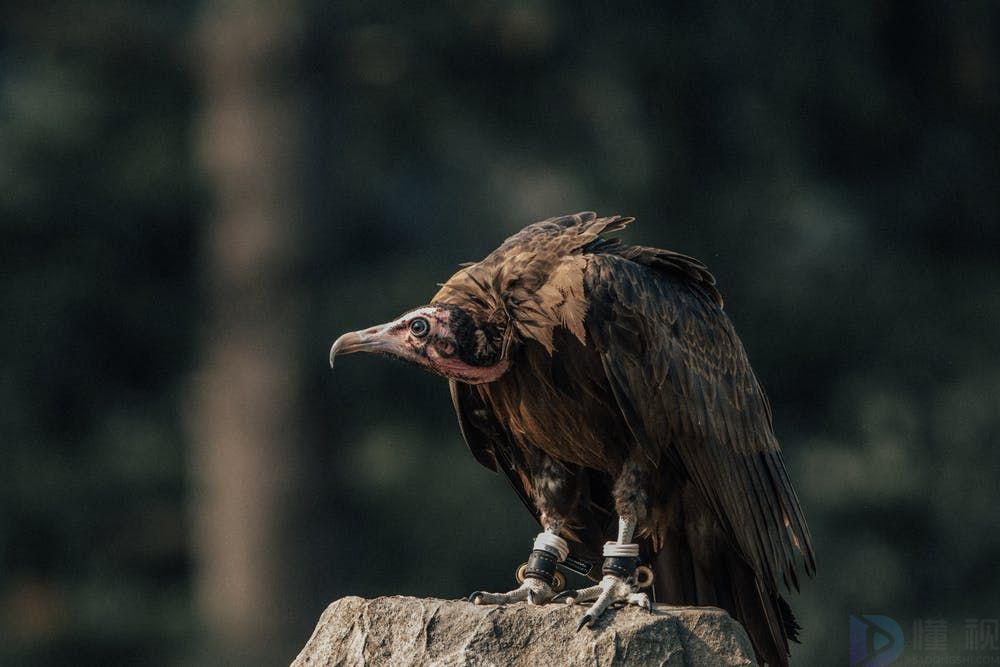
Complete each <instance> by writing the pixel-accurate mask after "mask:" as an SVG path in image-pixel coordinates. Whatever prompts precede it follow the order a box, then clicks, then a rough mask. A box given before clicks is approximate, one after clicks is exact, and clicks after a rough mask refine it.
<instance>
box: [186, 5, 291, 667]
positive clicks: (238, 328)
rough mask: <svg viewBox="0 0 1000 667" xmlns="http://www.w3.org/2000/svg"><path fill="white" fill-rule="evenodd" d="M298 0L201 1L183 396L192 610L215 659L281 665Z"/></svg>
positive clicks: (286, 592)
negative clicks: (195, 363) (200, 281)
mask: <svg viewBox="0 0 1000 667" xmlns="http://www.w3.org/2000/svg"><path fill="white" fill-rule="evenodd" d="M299 10H300V7H299V6H298V5H297V4H296V3H294V2H249V3H230V2H223V1H221V0H219V1H209V2H206V3H205V5H204V7H203V11H202V14H201V16H200V20H199V23H198V25H197V32H196V37H197V42H196V47H197V48H196V53H197V54H198V57H197V60H196V62H195V64H194V67H195V69H196V71H199V72H200V84H201V118H200V128H199V129H200V133H199V137H198V148H199V156H200V160H201V165H202V168H203V173H204V176H205V180H206V183H207V184H208V191H209V195H210V203H211V208H210V210H211V214H210V219H209V220H208V223H207V224H206V225H205V228H204V237H203V243H202V252H203V276H204V281H205V282H204V287H205V290H204V294H205V319H204V322H203V331H202V339H201V340H202V350H201V364H202V365H201V369H200V372H199V374H198V375H197V377H196V379H195V391H194V393H193V396H192V400H193V403H194V405H193V409H192V411H191V421H190V424H191V431H192V436H193V447H194V449H193V453H192V457H191V462H192V465H193V468H194V469H193V475H192V479H193V482H194V485H193V487H194V488H193V498H194V500H193V506H192V509H193V515H194V517H193V523H194V539H195V544H194V549H195V560H196V574H195V582H196V592H195V598H196V601H197V604H198V605H199V613H200V615H201V617H202V619H203V621H204V623H205V624H206V629H207V631H208V633H209V637H208V640H209V647H208V648H209V655H210V656H211V658H210V659H211V661H213V662H215V661H218V663H219V664H222V663H225V664H281V663H283V662H284V663H287V662H288V661H289V660H290V659H291V658H292V657H294V655H295V651H296V650H297V648H298V644H299V643H301V640H302V638H301V637H289V636H288V632H289V629H290V628H289V623H290V622H291V621H292V619H293V618H294V617H295V613H294V611H293V610H291V609H289V607H291V606H294V600H295V595H294V594H293V592H292V591H293V590H294V588H295V586H294V584H295V582H294V580H293V578H294V572H295V571H296V570H297V568H296V565H295V561H296V554H295V550H294V549H295V543H294V540H293V539H292V538H291V536H289V535H288V534H287V528H286V526H288V525H289V523H290V521H289V520H290V518H291V515H292V513H293V505H294V503H293V493H294V490H295V487H296V479H297V477H298V471H299V470H300V468H301V466H300V464H299V460H298V459H300V458H301V456H302V451H303V449H302V447H301V443H300V437H299V436H300V432H299V424H300V411H301V406H300V392H301V387H302V379H301V377H300V368H301V366H300V363H299V362H300V358H299V350H298V345H297V337H298V335H299V329H300V327H301V324H302V312H301V310H302V308H301V303H302V294H301V287H300V285H299V282H298V279H297V276H298V273H299V272H298V265H299V264H300V262H301V254H302V253H301V247H300V246H301V244H302V237H303V233H302V226H303V211H304V206H303V204H302V193H301V192H300V190H299V183H300V182H301V179H300V177H299V176H300V171H301V170H302V160H301V150H302V147H303V123H304V117H305V114H304V111H303V97H302V93H301V92H300V91H299V90H297V89H296V88H295V86H296V85H297V84H298V83H299V77H298V76H296V74H297V72H298V71H299V68H300V62H299V51H300V48H301V46H300V45H301V40H302V36H301V32H302V25H301V15H300V13H299Z"/></svg>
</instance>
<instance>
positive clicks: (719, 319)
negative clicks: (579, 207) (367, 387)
mask: <svg viewBox="0 0 1000 667" xmlns="http://www.w3.org/2000/svg"><path fill="white" fill-rule="evenodd" d="M632 220H633V219H632V218H627V217H621V216H611V217H598V216H597V215H596V214H594V213H591V212H586V213H577V214H575V215H567V216H560V217H555V218H550V219H548V220H543V221H541V222H537V223H534V224H532V225H529V226H527V227H525V228H524V229H523V230H521V231H520V232H518V233H517V234H515V235H514V236H511V237H510V238H508V239H507V240H506V241H504V242H503V244H502V245H501V246H500V247H499V248H497V249H496V250H494V251H493V252H492V253H490V254H489V255H488V256H487V257H486V258H485V259H483V260H482V261H480V262H476V263H470V264H464V265H462V266H461V268H460V270H459V271H458V272H457V273H455V274H454V275H453V276H452V277H451V278H449V279H448V281H447V282H445V283H444V284H443V285H442V286H441V289H440V291H439V292H438V293H437V294H436V295H435V296H434V297H433V298H432V299H431V301H430V303H429V305H425V306H420V307H419V308H415V309H413V310H410V311H409V312H407V313H405V314H404V315H402V316H401V317H398V318H396V319H394V320H393V321H391V322H388V323H386V324H381V325H378V326H374V327H371V328H368V329H364V330H361V331H355V332H352V333H347V334H344V335H343V336H341V337H340V338H338V339H337V340H336V341H335V342H334V344H333V347H332V348H331V350H330V363H331V366H332V365H333V361H334V358H335V357H336V356H337V355H341V354H348V353H353V352H374V353H377V354H381V355H386V356H390V357H394V358H397V359H401V360H403V361H406V362H408V363H411V364H414V365H416V366H417V367H419V368H422V369H424V370H426V371H429V372H431V373H435V374H437V375H440V376H443V377H445V378H447V380H448V383H449V386H450V389H451V398H452V402H453V404H454V408H455V413H456V415H457V417H458V423H459V426H460V428H461V432H462V435H463V437H464V439H465V441H466V443H467V444H468V446H469V448H470V450H471V451H472V454H473V456H475V458H476V460H477V461H479V463H481V464H482V465H484V466H486V467H487V468H489V469H490V470H493V471H496V472H499V473H501V474H503V475H504V476H506V477H507V479H508V480H509V481H510V483H511V485H512V486H513V488H514V491H515V492H516V493H517V495H518V497H519V498H520V499H521V501H522V502H523V503H524V504H525V505H526V506H527V507H528V509H529V510H530V511H531V512H532V513H533V514H534V516H535V518H536V519H537V520H538V522H539V524H540V527H541V532H540V533H539V534H538V536H537V537H536V538H535V541H534V548H533V549H532V551H531V554H530V556H529V558H528V561H527V563H526V564H525V565H522V566H521V568H520V570H519V576H518V581H519V582H520V585H519V586H518V587H517V588H516V589H514V590H511V591H509V592H498V593H491V592H486V591H477V592H475V593H473V594H472V596H471V597H470V599H471V600H472V601H473V602H475V603H478V604H504V603H508V602H518V601H523V600H526V601H528V602H530V603H532V604H544V603H547V602H552V601H565V602H567V603H571V604H572V603H576V604H579V603H591V604H590V606H589V607H588V609H587V610H586V613H585V614H584V615H583V618H582V619H581V620H580V624H579V626H578V627H577V630H579V629H581V628H582V627H584V626H588V627H593V625H594V623H595V621H597V620H598V619H599V618H600V617H601V616H602V614H603V613H604V612H605V610H606V609H607V608H608V607H609V606H611V605H637V606H640V607H644V608H646V609H650V607H651V603H653V602H656V603H661V604H672V605H713V606H717V607H721V608H723V609H725V610H726V611H728V612H729V614H730V615H731V616H733V617H734V618H735V619H736V620H738V621H739V622H740V623H741V624H742V625H743V627H744V628H745V629H746V631H747V634H748V635H749V637H750V640H751V643H752V644H753V648H754V651H755V653H756V655H757V659H758V661H759V662H762V663H766V664H770V665H787V664H788V658H789V641H790V640H797V637H798V631H799V629H800V628H799V625H798V623H797V622H796V620H795V617H794V616H793V615H792V611H791V609H790V608H789V606H788V604H787V603H786V601H785V599H784V598H783V597H782V595H781V590H780V588H779V587H780V586H782V585H783V586H784V590H786V591H790V590H791V589H793V588H794V589H796V590H797V589H798V586H799V583H798V579H799V571H800V570H801V571H804V572H805V573H807V574H809V575H810V576H811V575H812V574H813V573H814V571H815V556H814V554H813V549H812V545H811V544H810V536H809V529H808V528H807V526H806V522H805V518H804V516H803V513H802V509H801V507H800V506H799V501H798V499H797V498H796V495H795V491H794V490H793V489H792V484H791V481H790V480H789V476H788V471H787V470H786V468H785V464H784V461H783V460H782V456H781V451H780V449H779V447H778V442H777V440H776V438H775V435H774V431H773V428H772V419H771V407H770V405H769V403H768V400H767V397H766V396H765V395H764V391H763V389H762V388H761V386H760V383H759V382H758V381H757V378H756V377H755V376H754V373H753V370H752V369H751V367H750V363H749V361H748V360H747V355H746V352H745V351H744V349H743V345H742V343H741V342H740V339H739V338H738V337H737V335H736V331H735V330H734V328H733V325H732V323H731V322H730V320H729V318H728V316H727V315H726V313H725V312H724V311H723V302H722V297H721V296H720V294H719V291H718V289H717V288H716V286H715V279H714V277H713V276H712V274H711V273H709V271H708V269H707V267H706V266H705V264H703V263H702V262H700V261H698V260H696V259H694V258H692V257H688V256H686V255H683V254H680V253H677V252H673V251H670V250H661V249H658V248H651V247H645V246H638V245H628V244H626V243H623V242H622V241H620V240H619V239H617V238H613V237H609V236H608V235H609V234H613V233H615V232H619V231H621V230H622V229H624V228H625V226H626V225H628V224H629V223H630V222H632ZM557 566H560V567H563V568H566V569H569V570H575V571H577V572H580V573H582V574H585V575H586V576H588V577H590V579H591V580H592V582H593V585H590V586H588V587H585V588H582V589H578V590H565V591H562V592H560V591H559V588H560V587H561V584H562V583H563V582H564V578H563V576H562V573H561V572H558V571H557Z"/></svg>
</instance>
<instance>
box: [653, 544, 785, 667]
mask: <svg viewBox="0 0 1000 667" xmlns="http://www.w3.org/2000/svg"><path fill="white" fill-rule="evenodd" d="M671 532H672V534H671V535H668V536H667V539H666V540H665V541H664V544H663V549H662V550H661V551H660V552H659V554H658V556H657V558H656V563H655V566H654V571H655V574H656V579H655V581H654V584H653V585H654V596H655V599H656V601H657V602H663V603H666V604H676V605H712V606H717V607H721V608H723V609H725V610H726V611H727V612H729V615H730V616H732V617H733V618H734V619H736V620H737V621H738V622H739V623H740V624H741V625H742V626H743V628H744V629H745V630H746V632H747V635H748V636H749V638H750V643H751V644H752V645H753V649H754V653H755V654H756V656H757V661H758V662H760V663H761V664H762V665H764V664H766V665H771V666H772V667H788V658H789V647H788V642H789V640H793V641H798V634H799V630H800V629H801V628H800V627H799V625H798V623H797V622H796V620H795V617H794V615H793V614H792V610H791V608H790V607H789V606H788V603H787V602H786V601H785V600H784V599H783V598H782V597H781V596H780V595H778V593H777V592H773V591H767V590H766V589H765V588H764V586H763V584H762V582H761V580H760V578H759V577H757V575H756V574H755V573H754V571H753V569H752V568H751V567H750V566H749V565H748V564H747V563H746V561H745V560H743V559H742V558H740V557H739V556H738V555H737V554H736V553H735V552H733V551H732V550H731V548H729V547H726V548H725V552H724V553H721V554H720V553H717V552H716V553H714V554H713V555H714V556H715V557H714V558H711V559H710V560H706V559H703V558H696V557H695V555H694V553H692V550H691V548H690V546H689V545H688V544H687V540H686V539H685V538H684V536H683V535H681V534H678V533H676V532H673V531H671Z"/></svg>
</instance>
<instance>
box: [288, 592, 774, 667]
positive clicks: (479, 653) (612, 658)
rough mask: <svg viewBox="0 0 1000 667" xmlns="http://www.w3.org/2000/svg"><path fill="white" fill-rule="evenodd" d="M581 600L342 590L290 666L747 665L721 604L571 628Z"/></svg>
mask: <svg viewBox="0 0 1000 667" xmlns="http://www.w3.org/2000/svg"><path fill="white" fill-rule="evenodd" d="M584 610H585V607H583V606H574V607H567V606H566V605H563V604H549V605H544V606H540V607H536V606H531V605H528V604H526V603H520V604H512V605H506V606H500V607H498V606H476V605H473V604H470V603H468V602H465V601H452V600H434V599H419V598H411V597H398V596H396V597H382V598H376V599H374V600H365V599H363V598H359V597H347V598H342V599H340V600H337V601H336V602H334V603H333V604H331V605H330V606H329V607H327V608H326V611H325V612H323V615H322V616H321V617H320V619H319V623H318V624H317V625H316V630H315V631H314V632H313V635H312V637H311V638H310V639H309V642H308V643H307V644H306V646H305V648H303V649H302V652H301V653H300V654H299V656H298V658H296V659H295V662H293V663H292V665H293V667H327V666H333V665H338V666H339V665H344V666H348V665H349V666H356V665H357V666H359V665H426V666H427V667H431V666H434V667H446V666H448V667H451V666H454V665H489V666H496V667H501V666H504V667H506V666H514V665H517V666H519V667H520V666H525V667H526V666H528V665H532V666H534V665H594V666H600V667H606V666H610V665H615V666H619V665H644V666H645V665H669V666H671V667H673V666H676V667H690V666H692V665H754V664H756V663H755V662H754V660H753V650H752V649H751V647H750V640H749V639H747V636H746V633H744V631H743V628H742V627H740V625H739V624H738V623H736V622H735V621H733V620H732V619H731V618H730V617H729V615H728V614H726V612H724V611H722V610H721V609H715V608H712V607H707V608H706V607H667V606H658V607H657V608H656V609H655V610H654V612H653V613H652V614H650V613H647V612H645V611H642V610H639V609H637V608H635V607H631V608H625V609H619V610H612V611H609V612H608V613H607V614H605V616H604V617H603V618H602V619H601V622H600V623H599V624H598V625H597V626H596V627H595V628H594V629H592V630H588V629H587V628H584V629H583V630H581V631H580V632H579V633H578V632H576V624H577V621H578V620H579V619H580V617H581V616H582V615H583V612H584Z"/></svg>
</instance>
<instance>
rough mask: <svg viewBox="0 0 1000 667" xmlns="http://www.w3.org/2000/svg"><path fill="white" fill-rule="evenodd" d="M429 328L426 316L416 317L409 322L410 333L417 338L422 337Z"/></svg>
mask: <svg viewBox="0 0 1000 667" xmlns="http://www.w3.org/2000/svg"><path fill="white" fill-rule="evenodd" d="M430 330H431V324H430V322H428V321H427V320H426V318H423V317H418V318H416V319H414V320H413V321H412V322H410V333H411V334H413V335H414V336H416V337H417V338H423V337H424V336H426V335H427V334H428V333H429V332H430Z"/></svg>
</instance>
